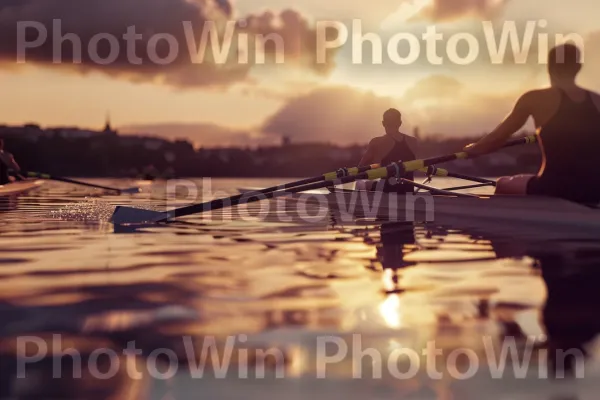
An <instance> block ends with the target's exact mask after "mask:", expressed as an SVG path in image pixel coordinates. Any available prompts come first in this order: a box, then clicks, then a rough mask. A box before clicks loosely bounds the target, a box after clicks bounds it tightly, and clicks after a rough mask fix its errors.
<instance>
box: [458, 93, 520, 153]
mask: <svg viewBox="0 0 600 400" xmlns="http://www.w3.org/2000/svg"><path fill="white" fill-rule="evenodd" d="M530 104H531V94H529V93H528V94H525V95H523V96H522V97H521V98H520V99H519V100H518V101H517V104H516V105H515V107H514V108H513V110H512V111H511V113H510V114H509V115H508V116H507V117H506V118H505V119H504V121H502V123H500V125H498V127H497V128H496V129H494V130H493V131H492V132H491V133H489V134H488V135H486V136H484V137H483V138H482V139H481V140H479V141H478V142H476V143H474V144H471V145H469V146H467V147H466V148H465V151H466V152H467V153H469V154H472V155H481V154H487V153H491V152H494V151H496V150H498V149H500V148H501V147H502V146H503V145H504V144H505V143H506V141H507V140H508V138H510V137H511V136H512V135H513V134H514V133H516V132H517V131H519V130H520V129H521V128H522V127H523V125H525V124H526V123H527V120H528V119H529V117H530V116H531V107H530V106H529V105H530Z"/></svg>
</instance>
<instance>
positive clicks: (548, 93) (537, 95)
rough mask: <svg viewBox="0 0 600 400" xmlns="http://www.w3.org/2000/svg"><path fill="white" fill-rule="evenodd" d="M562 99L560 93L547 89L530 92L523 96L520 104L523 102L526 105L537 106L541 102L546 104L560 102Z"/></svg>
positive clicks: (553, 89)
mask: <svg viewBox="0 0 600 400" xmlns="http://www.w3.org/2000/svg"><path fill="white" fill-rule="evenodd" d="M559 99H560V91H558V90H557V89H555V88H551V87H550V88H545V89H536V90H530V91H529V92H526V93H525V94H523V95H522V96H521V98H520V99H519V102H522V103H523V104H524V105H528V106H529V105H532V106H535V105H536V104H539V103H540V102H546V101H548V100H559Z"/></svg>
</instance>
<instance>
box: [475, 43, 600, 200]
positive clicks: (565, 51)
mask: <svg viewBox="0 0 600 400" xmlns="http://www.w3.org/2000/svg"><path fill="white" fill-rule="evenodd" d="M581 68H582V60H581V51H580V50H579V48H577V47H576V46H575V45H573V44H563V45H560V46H557V47H555V48H553V49H552V50H551V51H550V54H549V56H548V73H549V76H550V87H548V88H545V89H540V90H534V91H530V92H527V93H525V94H524V95H523V96H521V98H520V99H519V100H518V101H517V103H516V105H515V106H514V109H513V110H512V112H511V113H510V114H509V115H508V117H506V119H505V120H504V121H503V122H502V123H501V124H500V125H499V126H498V127H497V128H496V129H495V130H494V131H493V132H491V133H490V134H488V135H487V136H485V137H484V138H482V139H481V140H479V141H478V142H476V143H474V144H472V145H469V146H467V147H466V148H465V151H466V152H467V153H469V154H471V155H481V154H486V153H490V152H492V151H495V150H498V149H499V148H501V147H502V145H503V144H504V143H505V142H506V141H507V139H508V138H509V137H510V136H511V135H512V134H513V133H515V132H517V131H518V130H519V129H521V128H522V127H523V125H525V123H526V122H527V120H528V119H529V117H533V120H534V122H535V126H536V129H537V137H538V143H539V146H540V148H541V151H542V157H543V158H542V165H541V168H540V170H539V172H538V174H537V175H532V174H523V175H516V176H512V177H503V178H500V179H499V180H498V184H497V187H496V193H497V194H513V195H524V194H528V195H538V196H552V197H561V198H565V199H568V200H572V201H577V202H583V203H595V202H598V201H600V184H599V183H600V182H599V181H600V179H599V175H598V162H597V154H598V149H600V95H599V94H598V93H594V92H591V91H589V90H586V89H584V88H582V87H580V86H578V85H577V84H576V83H575V80H576V77H577V74H578V73H579V71H580V70H581Z"/></svg>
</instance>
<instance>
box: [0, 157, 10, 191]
mask: <svg viewBox="0 0 600 400" xmlns="http://www.w3.org/2000/svg"><path fill="white" fill-rule="evenodd" d="M9 182H10V179H9V178H8V167H7V166H6V164H4V162H2V160H0V185H6V184H7V183H9Z"/></svg>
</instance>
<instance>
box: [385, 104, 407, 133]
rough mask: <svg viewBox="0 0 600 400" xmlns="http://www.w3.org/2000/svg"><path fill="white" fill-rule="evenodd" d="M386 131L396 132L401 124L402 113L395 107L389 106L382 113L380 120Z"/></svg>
mask: <svg viewBox="0 0 600 400" xmlns="http://www.w3.org/2000/svg"><path fill="white" fill-rule="evenodd" d="M381 123H382V125H383V127H384V128H385V131H386V133H397V132H398V130H399V129H400V127H401V126H402V114H401V113H400V111H398V110H396V109H395V108H390V109H389V110H387V111H386V112H384V113H383V121H381Z"/></svg>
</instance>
